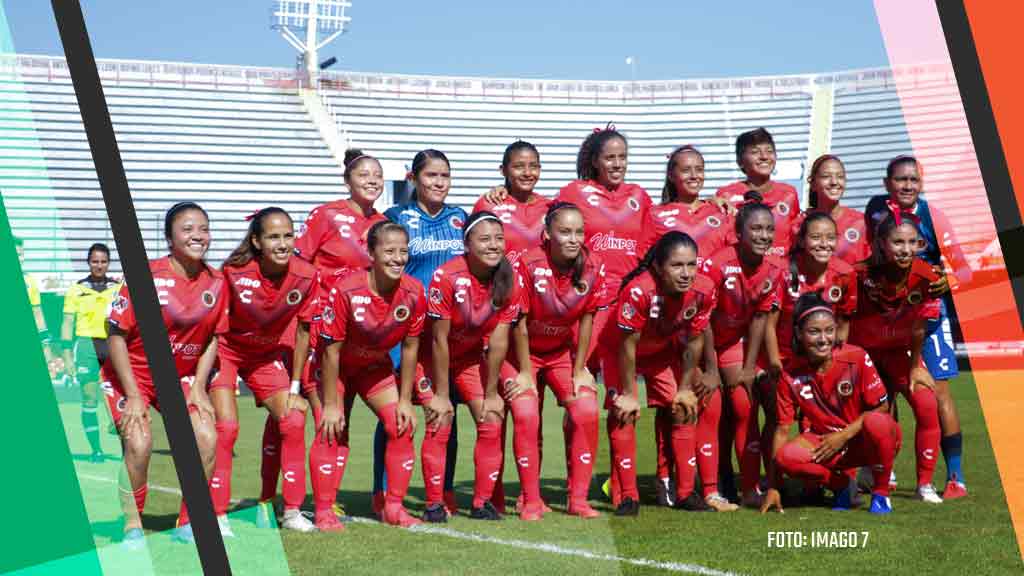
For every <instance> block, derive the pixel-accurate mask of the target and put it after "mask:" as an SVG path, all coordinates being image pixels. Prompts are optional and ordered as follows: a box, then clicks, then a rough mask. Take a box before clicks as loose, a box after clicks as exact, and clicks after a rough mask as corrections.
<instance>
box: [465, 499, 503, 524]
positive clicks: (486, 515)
mask: <svg viewBox="0 0 1024 576" xmlns="http://www.w3.org/2000/svg"><path fill="white" fill-rule="evenodd" d="M469 517H470V518H472V519H473V520H501V514H499V513H498V510H497V509H496V508H495V507H494V504H491V503H490V502H484V505H483V506H481V507H479V508H473V510H472V512H470V513H469Z"/></svg>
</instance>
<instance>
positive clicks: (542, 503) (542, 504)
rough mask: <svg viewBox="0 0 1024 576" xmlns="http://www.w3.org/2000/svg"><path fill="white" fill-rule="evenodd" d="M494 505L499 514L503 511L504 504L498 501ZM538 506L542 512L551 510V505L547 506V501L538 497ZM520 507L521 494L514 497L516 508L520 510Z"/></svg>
mask: <svg viewBox="0 0 1024 576" xmlns="http://www.w3.org/2000/svg"><path fill="white" fill-rule="evenodd" d="M491 502H494V500H491ZM494 507H495V509H496V510H497V511H498V512H500V513H501V514H504V513H505V506H504V505H502V504H500V503H499V504H495V506H494ZM540 507H541V511H542V512H543V513H544V514H547V513H548V512H551V507H549V506H548V503H547V502H545V501H544V499H543V498H541V499H540ZM522 509H523V495H522V494H520V495H519V497H518V498H516V510H522Z"/></svg>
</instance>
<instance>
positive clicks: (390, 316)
mask: <svg viewBox="0 0 1024 576" xmlns="http://www.w3.org/2000/svg"><path fill="white" fill-rule="evenodd" d="M369 281H370V280H369V273H361V272H357V273H354V274H349V275H348V276H346V277H345V278H343V279H342V280H341V281H339V282H338V283H337V284H336V285H335V286H334V288H332V289H331V294H330V298H329V299H330V303H329V304H327V305H326V306H325V307H324V310H323V315H322V323H321V324H320V330H321V332H320V337H321V338H322V339H323V340H325V341H327V342H343V344H342V348H341V358H340V365H341V367H342V369H343V371H344V372H348V373H352V372H353V371H355V370H358V369H360V368H365V367H367V366H373V365H377V364H383V363H387V364H388V365H390V364H391V358H390V356H389V355H388V353H389V352H390V351H391V349H392V348H394V347H395V346H396V345H398V344H399V343H400V342H401V341H402V339H403V338H405V337H406V336H419V335H420V334H422V333H423V323H424V318H425V315H426V311H427V301H426V297H425V296H424V295H423V285H422V284H420V283H419V281H417V280H416V279H415V278H413V277H412V276H409V275H406V274H403V275H402V279H401V280H400V281H399V284H398V288H397V289H395V291H394V292H392V293H391V295H390V296H387V297H383V296H379V295H377V294H374V293H373V292H372V291H371V290H370V285H369Z"/></svg>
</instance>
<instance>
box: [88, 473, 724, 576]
mask: <svg viewBox="0 0 1024 576" xmlns="http://www.w3.org/2000/svg"><path fill="white" fill-rule="evenodd" d="M78 477H79V478H84V479H86V480H94V481H97V482H108V483H115V482H116V480H114V479H111V478H104V477H102V476H93V475H91V474H83V473H79V474H78ZM149 489H150V490H153V491H154V492H163V493H166V494H174V495H175V496H181V490H178V489H177V488H171V487H168V486H160V485H158V484H150V485H149ZM238 502H239V500H236V499H232V500H231V503H232V504H237V503H238ZM350 520H351V521H352V522H354V523H357V524H380V522H378V521H376V520H372V519H370V518H361V517H355V516H352V517H350ZM408 530H409V531H410V532H414V533H417V534H436V535H438V536H447V537H448V538H455V539H457V540H466V541H470V542H483V543H486V544H496V545H498V546H507V547H509V548H519V549H520V550H534V551H537V552H547V553H549V554H557V555H559V556H574V557H577V558H586V559H588V560H604V561H606V562H618V563H622V564H631V565H633V566H642V567H645V568H656V569H659V570H666V571H668V572H678V573H680V574H699V575H701V576H736V573H735V572H723V571H721V570H715V569H714V568H708V567H706V566H701V565H700V564H689V563H681V562H662V561H659V560H648V559H646V558H630V557H628V556H619V555H616V554H603V553H600V552H591V551H590V550H584V549H582V548H566V547H564V546H557V545H555V544H545V543H542V542H529V541H526V540H509V539H505V538H496V537H494V536H486V535H483V534H475V533H473V532H462V531H459V530H453V529H451V528H442V527H438V526H428V525H426V524H421V525H419V526H414V527H412V528H409V529H408Z"/></svg>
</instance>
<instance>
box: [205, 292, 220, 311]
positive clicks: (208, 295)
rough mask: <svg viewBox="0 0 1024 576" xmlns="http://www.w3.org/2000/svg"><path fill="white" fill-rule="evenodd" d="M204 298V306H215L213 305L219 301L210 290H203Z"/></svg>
mask: <svg viewBox="0 0 1024 576" xmlns="http://www.w3.org/2000/svg"><path fill="white" fill-rule="evenodd" d="M202 300H203V306H206V307H207V308H213V305H214V304H216V303H217V297H216V296H214V294H213V292H211V291H209V290H203V295H202Z"/></svg>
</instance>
